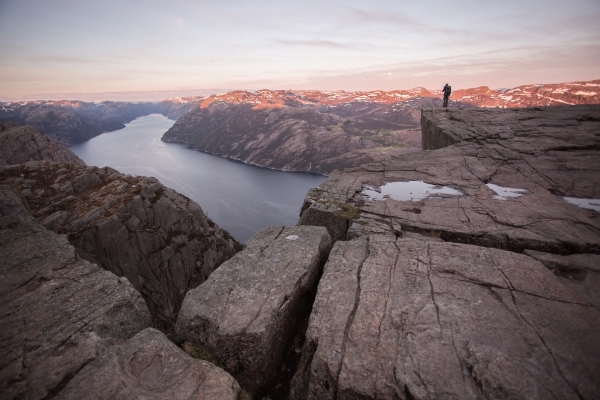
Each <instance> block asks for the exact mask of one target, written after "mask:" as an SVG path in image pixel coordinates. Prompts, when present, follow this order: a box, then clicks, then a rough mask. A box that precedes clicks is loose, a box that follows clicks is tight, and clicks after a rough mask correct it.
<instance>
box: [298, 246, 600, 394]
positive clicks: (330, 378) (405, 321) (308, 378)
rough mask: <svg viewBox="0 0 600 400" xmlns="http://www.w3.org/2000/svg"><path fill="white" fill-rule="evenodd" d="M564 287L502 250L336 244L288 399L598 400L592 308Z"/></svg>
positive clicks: (598, 321) (597, 327)
mask: <svg viewBox="0 0 600 400" xmlns="http://www.w3.org/2000/svg"><path fill="white" fill-rule="evenodd" d="M564 282H566V278H564V277H561V276H556V275H554V274H553V273H552V272H551V271H550V270H549V269H548V268H546V267H545V266H544V265H542V264H541V263H540V262H538V261H536V260H534V259H533V258H530V257H528V256H525V255H522V254H517V253H512V252H508V251H503V250H497V249H489V248H484V247H479V246H472V245H465V244H456V243H440V242H431V241H422V240H413V239H401V238H400V239H396V238H395V237H393V236H391V235H371V236H366V237H361V238H358V239H355V240H353V241H349V242H337V243H336V245H335V246H334V248H333V250H332V252H331V254H330V257H329V260H328V262H327V264H326V265H325V270H324V274H323V277H322V279H321V281H320V283H319V289H318V293H317V297H316V300H315V303H314V306H313V311H312V314H311V318H310V324H309V327H308V331H307V333H306V345H305V348H304V354H303V360H302V362H301V365H300V366H299V368H298V372H297V374H296V376H295V378H294V381H293V385H292V386H293V389H292V395H291V398H293V399H305V398H308V399H370V398H377V399H435V398H455V399H479V398H495V399H500V398H511V399H532V398H539V399H542V398H561V399H581V398H586V399H593V398H596V396H597V394H598V393H600V381H599V380H598V376H600V358H599V357H598V355H600V336H599V335H598V332H600V311H599V309H598V308H596V307H595V306H594V305H593V304H590V303H589V302H588V301H586V300H585V298H582V297H581V296H579V295H578V290H577V289H578V288H577V286H571V287H567V286H565V285H564V284H563V283H564ZM571 283H572V282H571Z"/></svg>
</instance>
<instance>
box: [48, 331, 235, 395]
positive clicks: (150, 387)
mask: <svg viewBox="0 0 600 400" xmlns="http://www.w3.org/2000/svg"><path fill="white" fill-rule="evenodd" d="M239 392H240V385H238V383H237V382H236V381H235V379H233V377H231V375H229V374H228V373H227V372H225V371H223V370H222V369H221V368H218V367H215V366H214V365H213V364H211V363H209V362H207V361H203V360H195V359H193V358H192V357H190V356H189V355H187V354H186V353H184V352H183V351H182V350H181V349H179V348H178V347H177V346H175V345H174V344H173V343H172V342H170V341H169V339H167V337H166V336H165V335H163V334H162V333H160V332H159V331H157V330H156V329H153V328H147V329H145V330H143V331H142V332H140V333H138V334H137V335H136V336H134V337H133V338H131V339H129V340H128V341H126V342H124V343H122V344H120V345H117V346H113V347H111V348H109V349H108V350H106V351H105V352H104V353H102V354H101V355H100V356H99V357H98V358H96V359H95V360H94V361H93V362H91V363H90V364H88V365H87V366H86V367H85V368H84V369H83V370H81V372H80V373H79V374H78V375H77V376H76V377H75V378H74V379H73V380H71V382H70V383H69V385H68V386H67V387H66V388H65V389H64V390H63V391H62V392H61V393H60V395H59V396H58V397H57V399H64V400H66V399H83V398H90V397H93V398H102V399H157V400H158V399H173V400H177V399H181V400H183V399H185V400H187V399H196V400H214V399H223V400H236V399H237V397H238V394H239Z"/></svg>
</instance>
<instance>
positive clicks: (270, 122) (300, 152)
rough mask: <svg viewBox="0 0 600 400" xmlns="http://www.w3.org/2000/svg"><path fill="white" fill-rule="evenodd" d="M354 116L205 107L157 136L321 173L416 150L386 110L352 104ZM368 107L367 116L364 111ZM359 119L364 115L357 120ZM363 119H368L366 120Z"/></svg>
mask: <svg viewBox="0 0 600 400" xmlns="http://www.w3.org/2000/svg"><path fill="white" fill-rule="evenodd" d="M353 106H354V108H361V107H360V106H362V109H361V110H360V111H354V112H350V111H349V110H348V109H345V110H340V111H342V112H341V113H342V114H350V115H353V116H338V115H336V113H335V110H331V109H328V108H326V109H318V108H316V107H314V106H302V107H287V106H286V107H257V106H255V105H252V104H224V103H219V102H216V103H211V104H209V105H208V106H207V107H206V108H198V109H196V110H193V111H190V112H189V113H188V114H186V115H184V116H183V117H181V118H180V119H179V120H178V122H176V123H175V125H173V127H172V128H171V129H169V131H167V133H165V135H164V136H163V140H164V141H167V142H183V143H189V144H192V145H193V146H194V148H195V149H197V150H201V151H205V152H209V153H214V154H221V155H225V156H227V157H231V158H234V159H239V160H242V161H244V162H246V163H250V164H256V165H261V166H265V167H269V168H275V169H281V170H290V171H312V172H317V173H323V174H327V173H329V172H331V171H332V170H334V169H337V168H343V167H347V166H353V165H360V164H363V163H365V162H370V161H373V160H376V159H381V158H383V157H389V156H392V155H398V154H403V153H406V152H409V151H416V149H417V146H418V145H419V140H418V135H417V134H416V133H417V130H416V125H417V121H418V120H416V119H415V120H414V121H413V120H412V117H409V118H406V119H407V120H408V121H403V120H400V121H398V122H396V121H393V120H392V119H391V118H387V113H389V112H390V111H389V110H388V111H387V113H386V111H384V110H383V109H384V108H388V109H391V106H387V105H377V106H374V107H369V105H368V104H355V105H353ZM365 108H369V110H368V112H366V111H365V110H364V109H365ZM363 114H365V115H363ZM367 114H368V115H367Z"/></svg>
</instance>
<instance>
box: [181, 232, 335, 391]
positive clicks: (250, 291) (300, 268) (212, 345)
mask: <svg viewBox="0 0 600 400" xmlns="http://www.w3.org/2000/svg"><path fill="white" fill-rule="evenodd" d="M330 248H331V239H330V238H329V235H328V234H327V230H326V229H324V228H322V227H313V226H299V227H283V226H272V227H268V228H265V229H263V230H262V231H260V232H259V233H257V234H256V235H255V236H254V237H253V238H252V239H250V240H249V241H248V242H247V243H246V247H245V249H244V250H243V251H241V252H240V253H238V254H236V255H235V256H234V257H233V258H232V259H230V260H229V261H227V262H225V263H224V264H223V265H221V267H219V268H218V269H217V270H216V271H215V272H213V274H212V275H211V276H210V277H209V278H208V280H207V281H206V282H205V283H204V284H202V285H200V286H199V287H198V288H196V289H193V290H191V291H190V292H189V293H188V294H187V296H186V298H185V300H184V302H183V305H182V307H181V312H180V313H179V317H178V319H177V326H176V333H177V336H178V338H179V339H180V340H185V341H188V342H191V343H194V344H197V345H201V346H204V347H205V348H207V349H208V350H209V351H210V352H211V353H212V354H213V355H214V357H216V359H217V360H218V361H219V363H220V364H221V365H223V368H225V369H226V370H227V371H228V372H230V373H231V374H232V375H233V376H235V377H236V379H237V380H238V381H239V382H240V384H241V385H242V386H243V387H244V388H246V389H248V390H250V391H251V392H253V393H254V394H257V392H258V391H260V390H262V389H264V388H265V386H266V385H267V384H269V383H270V382H271V381H272V380H273V379H274V378H275V376H276V375H277V373H278V371H279V369H280V366H281V363H282V361H283V358H284V356H285V353H286V351H287V350H288V348H289V346H290V344H291V343H292V340H293V339H294V336H295V335H296V326H297V325H298V324H299V322H300V320H301V318H302V315H303V314H305V313H306V312H308V310H309V307H310V303H309V297H310V295H309V294H310V292H311V291H314V289H315V287H316V284H317V280H318V277H319V275H320V270H321V268H322V265H323V262H324V260H325V258H326V257H327V255H328V253H329V250H330Z"/></svg>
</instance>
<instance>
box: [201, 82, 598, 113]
mask: <svg viewBox="0 0 600 400" xmlns="http://www.w3.org/2000/svg"><path fill="white" fill-rule="evenodd" d="M441 96H442V94H441V88H440V90H439V91H437V90H430V89H426V88H423V87H416V88H413V89H409V90H392V91H383V90H374V91H368V92H346V91H343V90H341V91H319V90H267V89H263V90H258V91H255V92H248V91H232V92H227V93H220V94H216V95H211V96H207V97H206V98H204V99H203V100H202V102H201V104H200V107H201V108H206V107H208V106H209V105H211V104H213V103H218V102H223V103H228V104H253V106H254V108H255V109H259V108H265V107H283V106H302V105H315V106H316V105H329V106H338V105H341V104H345V103H356V102H358V103H377V104H392V103H397V102H402V101H407V100H410V99H414V98H419V97H433V98H440V97H441ZM450 100H451V101H453V102H460V103H466V104H471V105H473V106H476V107H499V108H509V107H510V108H512V107H533V106H549V105H565V104H567V105H575V104H600V80H594V81H586V82H570V83H557V84H538V85H536V84H533V85H523V86H518V87H516V88H512V89H497V90H494V89H490V88H489V87H487V86H480V87H475V88H469V89H457V90H454V91H453V92H452V95H451V97H450Z"/></svg>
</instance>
